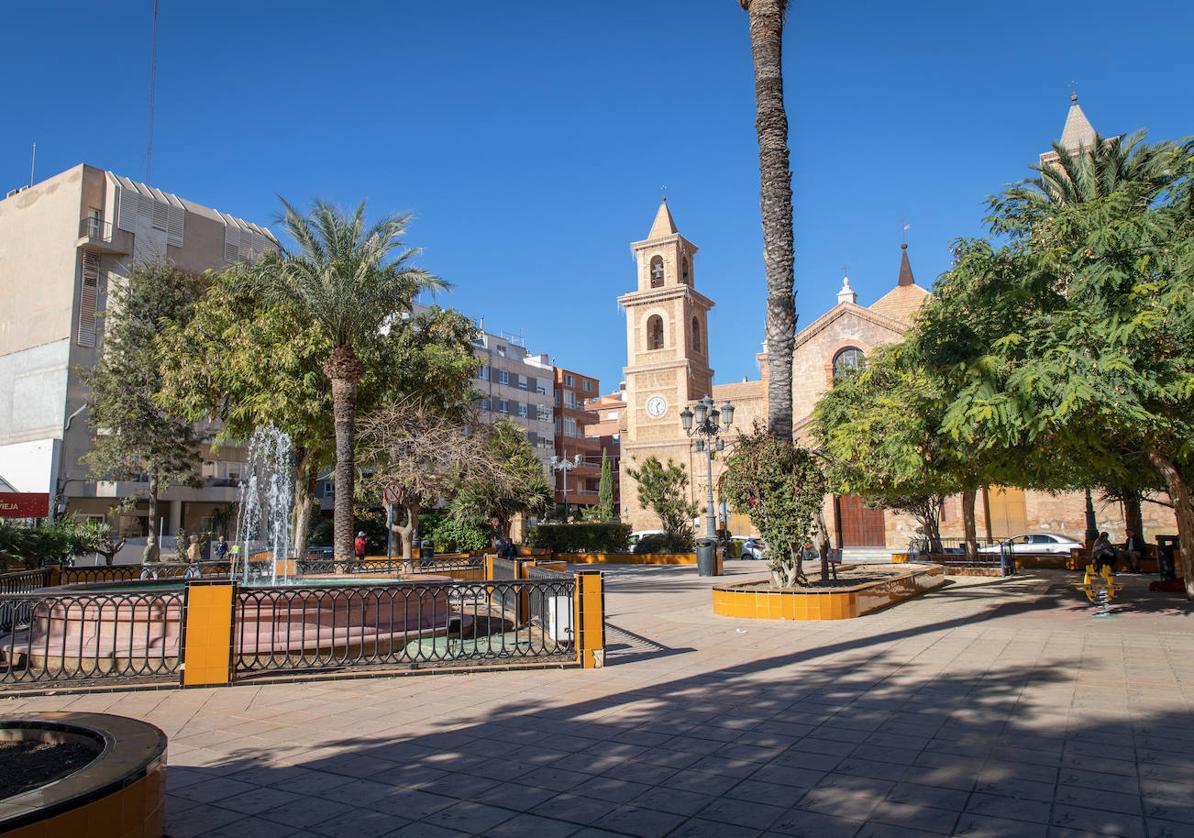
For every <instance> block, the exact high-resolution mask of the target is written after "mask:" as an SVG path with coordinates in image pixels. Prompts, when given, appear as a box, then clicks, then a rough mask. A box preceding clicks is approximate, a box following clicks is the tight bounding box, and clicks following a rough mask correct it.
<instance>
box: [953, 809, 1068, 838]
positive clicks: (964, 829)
mask: <svg viewBox="0 0 1194 838" xmlns="http://www.w3.org/2000/svg"><path fill="white" fill-rule="evenodd" d="M1048 834H1049V827H1048V825H1047V824H1043V823H1029V822H1027V821H1013V820H1007V819H1006V818H993V817H990V816H988V815H979V814H976V813H974V812H963V813H962V814H961V815H960V816H959V817H958V825H957V826H956V827H954V835H965V836H967V838H1045V836H1046V835H1048Z"/></svg>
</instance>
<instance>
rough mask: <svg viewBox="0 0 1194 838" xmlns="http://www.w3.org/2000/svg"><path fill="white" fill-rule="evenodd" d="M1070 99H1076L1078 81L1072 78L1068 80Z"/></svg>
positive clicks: (1074, 100) (1072, 100) (1075, 100)
mask: <svg viewBox="0 0 1194 838" xmlns="http://www.w3.org/2000/svg"><path fill="white" fill-rule="evenodd" d="M1070 101H1071V102H1077V101H1078V82H1076V81H1072V80H1071V81H1070Z"/></svg>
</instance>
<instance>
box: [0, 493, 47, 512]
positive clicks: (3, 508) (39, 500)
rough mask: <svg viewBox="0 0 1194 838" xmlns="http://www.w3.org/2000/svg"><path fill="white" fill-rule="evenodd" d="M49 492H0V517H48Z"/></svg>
mask: <svg viewBox="0 0 1194 838" xmlns="http://www.w3.org/2000/svg"><path fill="white" fill-rule="evenodd" d="M49 515H50V494H49V492H0V518H47V517H49Z"/></svg>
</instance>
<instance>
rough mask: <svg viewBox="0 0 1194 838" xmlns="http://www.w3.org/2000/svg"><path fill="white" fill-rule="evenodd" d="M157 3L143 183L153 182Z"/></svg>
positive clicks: (154, 16)
mask: <svg viewBox="0 0 1194 838" xmlns="http://www.w3.org/2000/svg"><path fill="white" fill-rule="evenodd" d="M158 2H159V0H153V34H152V35H151V36H150V45H149V121H148V125H147V126H146V131H145V134H146V138H145V182H146V183H149V182H150V181H151V180H153V109H154V102H155V100H156V99H157V87H158Z"/></svg>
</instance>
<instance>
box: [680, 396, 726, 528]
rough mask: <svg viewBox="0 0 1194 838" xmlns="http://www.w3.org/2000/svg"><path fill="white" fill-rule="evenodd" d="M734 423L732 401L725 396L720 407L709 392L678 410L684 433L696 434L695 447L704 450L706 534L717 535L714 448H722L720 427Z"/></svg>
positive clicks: (723, 442) (723, 443) (724, 427)
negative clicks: (707, 490) (707, 484)
mask: <svg viewBox="0 0 1194 838" xmlns="http://www.w3.org/2000/svg"><path fill="white" fill-rule="evenodd" d="M733 423H734V405H733V404H732V403H731V402H730V401H729V399H727V400H726V402H725V404H723V405H722V406H721V408H720V409H719V408H718V407H717V405H715V404H714V402H713V397H712V396H705V398H703V399H701V400H700V401H698V402H697V403H696V404H695V405H693V406H692V408H691V409H689V408H687V407H686V408H684V409H683V410H682V411H680V424H681V426H683V428H684V433H686V434H688V436H689V437H696V450H697V451H703V452H705V466H706V469H707V473H708V477H709V487H708V488H709V492H708V497H707V498H706V502H705V512H706V515H705V530H706V532H705V535H706V536H708V537H709V538H717V507H716V506H715V505H714V503H713V452H714V451H715V450H717V451H724V450H725V447H726V445H725V440H724V439H722V438H721V432H722V431H723V430H729V428H730V425H732V424H733Z"/></svg>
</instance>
